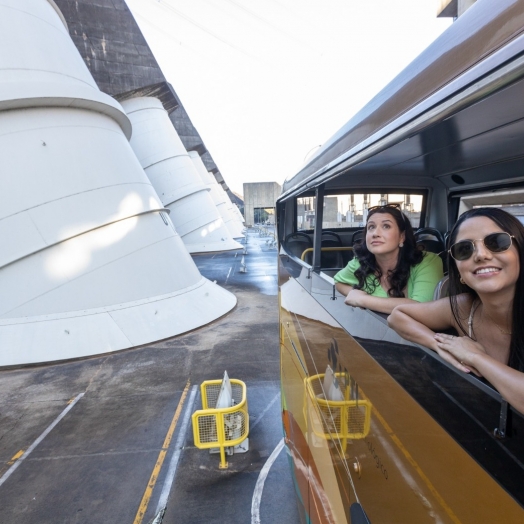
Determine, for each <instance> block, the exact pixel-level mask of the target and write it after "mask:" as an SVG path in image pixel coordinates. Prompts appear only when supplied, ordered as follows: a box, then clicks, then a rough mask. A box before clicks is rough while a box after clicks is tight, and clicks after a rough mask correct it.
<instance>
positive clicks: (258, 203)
mask: <svg viewBox="0 0 524 524" xmlns="http://www.w3.org/2000/svg"><path fill="white" fill-rule="evenodd" d="M281 192H282V186H281V185H280V184H277V183H276V182H253V183H249V184H244V218H245V220H246V226H247V227H249V226H252V225H253V224H254V223H255V208H260V207H262V208H270V207H272V208H274V207H275V206H276V201H277V198H278V197H279V196H280V193H281Z"/></svg>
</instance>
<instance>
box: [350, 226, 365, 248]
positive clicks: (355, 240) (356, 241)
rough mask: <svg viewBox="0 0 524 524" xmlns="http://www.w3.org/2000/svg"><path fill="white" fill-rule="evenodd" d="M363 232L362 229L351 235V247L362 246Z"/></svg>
mask: <svg viewBox="0 0 524 524" xmlns="http://www.w3.org/2000/svg"><path fill="white" fill-rule="evenodd" d="M364 235H365V231H364V229H359V230H358V231H355V232H354V233H353V238H352V239H351V245H353V246H354V245H355V244H362V241H363V240H364Z"/></svg>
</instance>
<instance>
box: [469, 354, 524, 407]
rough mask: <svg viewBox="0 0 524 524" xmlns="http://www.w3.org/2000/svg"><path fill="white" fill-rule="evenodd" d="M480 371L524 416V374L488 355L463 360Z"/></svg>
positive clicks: (477, 355) (478, 355)
mask: <svg viewBox="0 0 524 524" xmlns="http://www.w3.org/2000/svg"><path fill="white" fill-rule="evenodd" d="M463 362H464V363H465V364H467V363H469V362H471V364H470V365H471V366H472V367H474V368H476V369H478V371H479V373H480V374H481V375H482V376H483V377H485V378H486V379H487V380H489V382H490V383H491V384H493V386H494V387H495V388H496V389H497V391H498V392H499V393H500V394H501V395H502V397H503V398H504V399H505V400H507V401H508V402H509V403H510V404H511V405H512V406H513V407H514V408H515V409H516V410H518V411H520V413H522V414H524V373H521V372H520V371H517V370H516V369H513V368H510V367H509V366H506V364H503V363H502V362H499V361H498V360H495V359H494V358H493V357H490V356H489V355H486V354H481V353H477V354H475V355H472V356H470V357H466V360H463Z"/></svg>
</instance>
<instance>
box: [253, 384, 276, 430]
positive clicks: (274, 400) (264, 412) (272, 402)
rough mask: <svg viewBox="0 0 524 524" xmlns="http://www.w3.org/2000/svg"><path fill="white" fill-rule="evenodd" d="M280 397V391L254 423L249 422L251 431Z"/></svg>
mask: <svg viewBox="0 0 524 524" xmlns="http://www.w3.org/2000/svg"><path fill="white" fill-rule="evenodd" d="M279 398H280V393H277V394H276V395H275V396H274V398H273V400H272V401H271V402H270V403H269V404H268V405H267V406H266V409H265V410H264V411H262V413H260V415H259V416H258V418H257V419H256V420H255V422H253V424H249V431H252V430H253V428H254V427H255V426H256V425H257V424H258V423H259V422H260V421H261V420H262V417H263V416H264V415H265V414H266V413H267V412H268V411H269V410H270V409H271V406H272V405H273V404H274V403H275V402H276V401H277V400H278V399H279Z"/></svg>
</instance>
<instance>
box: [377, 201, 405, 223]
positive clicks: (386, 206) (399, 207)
mask: <svg viewBox="0 0 524 524" xmlns="http://www.w3.org/2000/svg"><path fill="white" fill-rule="evenodd" d="M388 208H390V209H391V208H393V209H396V210H397V211H400V214H401V216H402V220H403V221H404V222H406V217H405V216H404V213H402V204H384V205H382V206H371V207H368V214H369V212H370V211H376V210H378V209H388Z"/></svg>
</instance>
